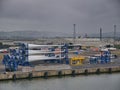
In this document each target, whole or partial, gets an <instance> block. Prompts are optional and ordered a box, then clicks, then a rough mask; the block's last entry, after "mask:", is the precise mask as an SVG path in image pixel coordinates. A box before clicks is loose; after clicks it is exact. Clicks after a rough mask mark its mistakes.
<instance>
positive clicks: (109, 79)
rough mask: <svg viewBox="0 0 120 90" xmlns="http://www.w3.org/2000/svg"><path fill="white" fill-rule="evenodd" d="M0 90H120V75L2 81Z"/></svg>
mask: <svg viewBox="0 0 120 90" xmlns="http://www.w3.org/2000/svg"><path fill="white" fill-rule="evenodd" d="M0 90H120V74H103V75H89V76H76V77H62V78H49V79H33V80H18V81H15V82H13V81H2V82H0Z"/></svg>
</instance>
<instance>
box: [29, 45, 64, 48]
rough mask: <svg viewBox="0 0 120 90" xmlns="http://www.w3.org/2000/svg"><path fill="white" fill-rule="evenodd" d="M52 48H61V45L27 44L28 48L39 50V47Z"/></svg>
mask: <svg viewBox="0 0 120 90" xmlns="http://www.w3.org/2000/svg"><path fill="white" fill-rule="evenodd" d="M54 46H59V47H60V46H63V45H36V44H28V48H29V49H32V48H40V47H54Z"/></svg>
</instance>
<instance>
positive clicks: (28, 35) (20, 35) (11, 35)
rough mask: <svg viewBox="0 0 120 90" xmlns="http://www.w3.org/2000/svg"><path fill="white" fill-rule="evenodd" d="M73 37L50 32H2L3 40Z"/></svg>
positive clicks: (0, 35)
mask: <svg viewBox="0 0 120 90" xmlns="http://www.w3.org/2000/svg"><path fill="white" fill-rule="evenodd" d="M69 36H71V35H69V34H66V33H62V32H49V31H32V30H31V31H27V30H26V31H11V32H0V38H1V39H38V38H49V37H69Z"/></svg>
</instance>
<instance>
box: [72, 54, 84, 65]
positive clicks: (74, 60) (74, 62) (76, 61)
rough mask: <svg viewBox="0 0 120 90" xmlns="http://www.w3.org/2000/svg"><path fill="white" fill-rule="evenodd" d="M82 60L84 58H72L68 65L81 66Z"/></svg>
mask: <svg viewBox="0 0 120 90" xmlns="http://www.w3.org/2000/svg"><path fill="white" fill-rule="evenodd" d="M83 60H85V57H83V56H76V57H72V58H71V59H70V65H73V66H77V65H82V64H83Z"/></svg>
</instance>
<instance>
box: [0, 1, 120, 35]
mask: <svg viewBox="0 0 120 90" xmlns="http://www.w3.org/2000/svg"><path fill="white" fill-rule="evenodd" d="M73 24H76V31H77V32H78V33H97V32H98V31H99V28H100V27H102V28H103V32H112V31H113V25H114V24H116V25H117V31H119V30H120V0H0V31H18V30H37V31H55V32H65V33H72V32H73Z"/></svg>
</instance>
